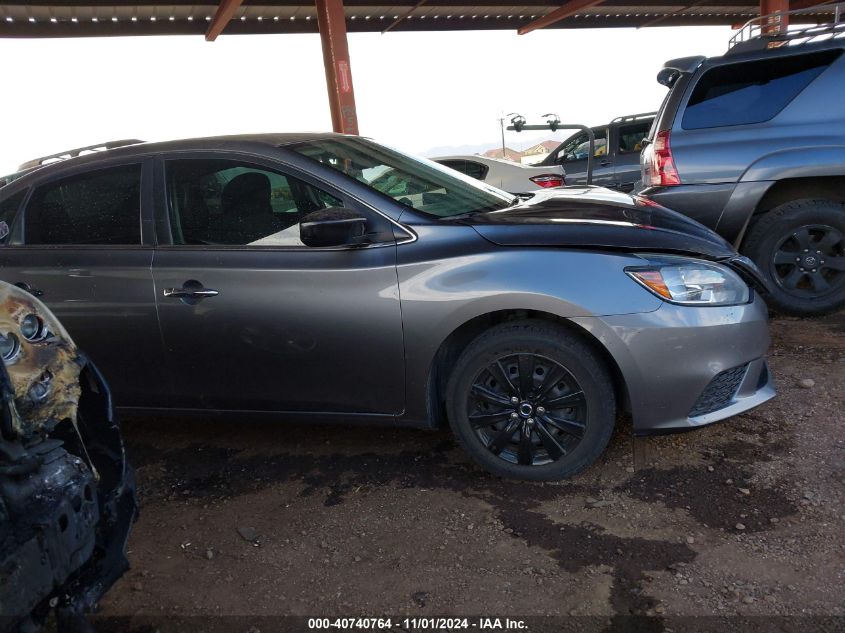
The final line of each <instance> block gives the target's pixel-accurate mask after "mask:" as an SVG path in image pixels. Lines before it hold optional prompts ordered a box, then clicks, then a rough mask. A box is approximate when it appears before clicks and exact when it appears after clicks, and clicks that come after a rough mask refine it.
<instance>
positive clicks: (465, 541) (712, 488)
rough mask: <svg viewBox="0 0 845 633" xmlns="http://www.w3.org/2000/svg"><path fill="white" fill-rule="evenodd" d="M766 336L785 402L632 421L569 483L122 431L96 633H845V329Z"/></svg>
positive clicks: (418, 439)
mask: <svg viewBox="0 0 845 633" xmlns="http://www.w3.org/2000/svg"><path fill="white" fill-rule="evenodd" d="M772 334H773V339H774V345H773V348H772V351H771V364H772V369H773V371H774V375H775V379H776V383H777V387H778V391H779V395H778V397H777V398H775V399H774V400H772V401H770V402H769V403H767V404H766V405H764V406H762V407H760V408H758V409H756V410H754V411H751V412H750V413H748V414H746V415H741V416H738V417H735V418H732V419H731V420H728V421H726V422H723V423H720V424H716V425H713V426H710V427H708V428H705V429H702V430H699V431H697V432H694V433H687V434H682V435H673V436H666V437H661V438H651V439H648V440H638V441H636V443H634V442H633V441H632V439H631V434H630V425H629V423H626V422H625V421H621V422H620V425H619V429H618V431H617V433H616V434H615V436H614V438H613V440H612V443H611V446H610V448H609V450H608V451H607V452H606V454H605V455H604V457H603V458H602V459H601V460H600V462H599V463H597V464H596V465H594V466H593V467H591V468H590V469H588V470H587V472H585V473H583V474H581V475H579V476H578V477H576V478H574V479H572V480H570V481H567V482H564V483H561V484H552V485H550V484H545V485H543V484H527V483H522V482H512V481H503V480H500V479H497V478H494V477H492V476H489V475H487V474H486V473H484V472H483V471H481V470H479V469H478V468H477V467H475V466H474V465H473V464H472V463H471V462H470V461H469V460H468V458H467V457H465V456H464V454H463V453H462V452H461V451H460V449H458V448H457V447H456V445H455V443H454V442H453V441H452V439H451V437H450V435H449V434H448V432H446V431H443V432H437V433H431V432H423V431H415V430H398V429H389V430H388V429H379V428H362V427H328V426H316V427H315V426H310V427H305V426H283V425H281V424H275V425H274V424H267V423H253V422H242V423H238V422H233V421H231V420H227V421H223V420H220V419H203V420H198V419H189V420H184V419H182V420H176V419H173V420H171V419H167V420H165V419H159V420H131V421H128V422H127V424H126V425H125V428H126V439H127V443H128V446H129V452H130V456H131V459H132V461H133V463H134V465H135V466H136V468H137V474H138V480H139V489H140V495H141V500H142V501H141V516H140V519H139V521H138V523H137V524H136V526H135V529H134V532H133V533H132V537H131V541H130V543H129V549H130V560H131V562H132V569H131V570H130V571H129V572H128V573H127V574H126V576H125V577H124V578H123V579H122V580H120V581H119V582H118V584H117V585H116V586H115V588H114V589H113V590H112V591H111V592H110V593H109V594H108V595H107V597H106V598H105V600H104V601H103V603H102V605H101V606H102V616H103V619H102V620H101V623H106V622H108V621H109V619H108V618H110V617H115V616H119V617H120V618H123V620H122V624H121V627H120V628H121V629H122V630H124V631H128V630H133V624H132V623H133V622H135V623H136V624H137V623H138V622H142V621H145V620H144V618H153V619H155V618H157V617H161V616H166V618H174V617H178V616H224V615H225V616H278V615H308V616H315V615H316V616H351V615H359V616H386V615H393V616H399V615H403V616H404V615H408V616H415V617H421V616H431V615H490V616H500V617H504V616H571V615H590V616H601V617H600V618H598V619H597V622H601V623H603V624H602V625H606V624H607V623H608V622H611V623H612V622H613V620H614V618H619V617H622V618H629V617H630V616H631V615H634V616H639V615H642V616H647V617H644V618H642V619H641V621H643V622H646V626H645V627H644V628H642V629H641V630H649V631H652V630H653V631H660V630H673V629H672V627H671V626H670V625H671V623H672V618H673V617H677V616H703V615H708V616H759V615H769V616H784V615H788V616H839V617H840V618H842V616H845V591H843V586H845V530H843V523H845V504H843V490H845V434H843V419H845V416H843V399H845V314H839V315H834V316H830V317H827V318H824V319H818V320H808V319H786V318H780V319H776V320H774V321H773V323H772ZM808 380H809V381H812V385H811V383H810V382H808ZM802 381H803V383H802ZM635 454H636V457H637V458H636V460H634V459H633V456H634V455H635ZM635 464H636V468H635ZM635 619H636V618H635ZM147 621H148V622H149V620H147ZM158 621H159V622H165V621H166V620H158ZM211 621H213V619H209V620H207V622H211ZM784 621H785V620H784ZM833 625H834V626H838V627H839V628H837V630H843V628H842V627H843V626H845V619H835V620H834V621H833ZM771 626H776V624H774V623H772V624H771ZM139 627H140V628H139ZM145 627H146V629H149V628H150V627H148V626H146V625H145ZM145 627H141V626H140V625H137V626H135V629H136V630H141V629H142V628H145ZM105 628H108V627H105ZM205 628H211V627H205ZM682 628H683V627H682ZM687 628H689V627H687ZM764 628H765V629H767V630H771V629H770V628H769V625H768V624H767V625H766V626H765V627H764ZM164 629H166V627H163V626H161V625H157V626H155V627H153V628H152V629H150V630H164ZM242 630H244V632H245V633H246V631H247V630H250V631H253V633H255V631H258V630H259V629H258V628H257V627H254V626H253V627H252V628H250V629H246V628H243V629H242ZM262 630H265V633H266V630H270V629H262ZM675 630H679V629H675ZM746 630H748V629H747V627H746ZM826 630H827V629H826ZM830 630H833V629H830Z"/></svg>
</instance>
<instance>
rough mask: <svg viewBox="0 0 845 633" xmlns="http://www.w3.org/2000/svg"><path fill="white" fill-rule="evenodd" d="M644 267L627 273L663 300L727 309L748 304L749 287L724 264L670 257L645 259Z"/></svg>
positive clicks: (634, 268) (629, 270) (632, 269)
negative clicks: (730, 306) (727, 306)
mask: <svg viewBox="0 0 845 633" xmlns="http://www.w3.org/2000/svg"><path fill="white" fill-rule="evenodd" d="M645 259H646V260H647V262H648V263H647V264H646V265H644V266H629V267H628V268H626V269H625V272H626V273H628V275H629V276H630V277H631V278H632V279H633V280H634V281H636V282H637V283H639V284H641V285H643V286H645V287H646V288H647V289H648V290H650V291H651V292H653V293H654V294H656V295H657V296H658V297H660V298H661V299H665V300H666V301H671V302H672V303H680V304H683V305H707V306H725V305H737V304H740V303H748V300H749V299H750V291H749V289H748V285H747V284H746V283H745V282H744V281H743V280H742V278H740V276H739V275H737V274H736V273H735V272H733V271H732V270H731V269H730V268H727V267H725V266H722V265H721V264H714V263H712V262H705V261H702V260H699V259H690V258H687V257H672V256H669V255H661V256H653V257H645Z"/></svg>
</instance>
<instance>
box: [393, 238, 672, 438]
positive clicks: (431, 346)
mask: <svg viewBox="0 0 845 633" xmlns="http://www.w3.org/2000/svg"><path fill="white" fill-rule="evenodd" d="M441 230H446V229H440V230H435V229H421V232H428V231H431V233H432V234H431V235H421V239H420V240H419V242H416V243H415V244H408V245H403V246H401V247H399V258H398V259H399V264H398V268H397V272H398V276H399V293H400V298H401V304H402V322H403V328H404V332H405V366H406V410H405V415H404V416H403V419H404V421H407V422H409V423H420V422H424V421H426V420H427V419H428V417H429V412H428V402H427V393H428V390H427V386H428V380H429V376H430V374H431V368H432V364H433V362H434V360H435V358H436V356H437V352H438V350H439V349H440V347H441V345H442V344H443V342H444V341H446V339H447V338H449V336H450V335H451V334H452V333H453V332H455V331H456V330H457V329H458V328H460V327H461V326H462V325H464V324H466V323H468V322H470V321H472V320H473V319H475V318H477V317H480V316H484V315H487V314H491V313H495V312H500V311H512V310H530V311H536V312H543V313H547V314H552V315H555V316H557V317H562V318H577V317H583V318H586V317H595V316H605V315H611V314H631V313H645V312H651V311H654V310H657V309H658V308H659V307H660V305H661V301H660V299H658V298H657V297H655V296H654V295H652V294H651V293H649V292H648V291H646V290H644V289H643V288H642V287H640V286H639V285H638V284H636V283H635V282H634V281H633V280H631V279H630V278H629V277H628V276H627V275H626V274H625V272H624V268H625V266H628V265H633V264H635V263H642V260H640V259H638V258H635V257H633V256H631V255H628V254H615V253H606V252H604V253H600V252H593V251H575V250H568V249H553V248H529V247H497V246H492V245H490V244H489V243H487V242H486V241H484V240H482V239H481V238H480V237H478V235H477V234H475V233H474V232H473V235H474V236H475V237H474V238H473V237H472V236H469V235H468V236H467V241H466V242H463V243H462V244H461V246H460V248H459V249H457V250H456V252H455V253H453V254H451V256H449V255H446V256H444V253H443V252H442V250H441V249H440V248H438V242H440V239H439V237H440V236H439V235H435V233H439V232H440V231H441ZM462 230H469V231H471V230H472V229H469V228H468V227H449V229H448V232H449V233H452V232H453V231H462ZM423 237H425V239H422V238H423ZM454 240H455V236H454V235H452V236H449V237H448V238H447V236H443V242H442V243H441V244H440V246H443V247H444V248H446V244H449V248H451V247H453V246H454ZM460 241H462V240H460ZM458 253H460V254H458ZM435 254H437V257H433V255H435Z"/></svg>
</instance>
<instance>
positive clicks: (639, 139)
mask: <svg viewBox="0 0 845 633" xmlns="http://www.w3.org/2000/svg"><path fill="white" fill-rule="evenodd" d="M650 127H651V121H650V120H649V121H643V122H641V123H632V124H631V125H623V126H621V127H620V128H619V148H618V151H619V153H620V154H632V153H637V154H638V153H639V152H640V150H642V148H643V139H644V138H645V137H646V135H647V134H648V129H649V128H650Z"/></svg>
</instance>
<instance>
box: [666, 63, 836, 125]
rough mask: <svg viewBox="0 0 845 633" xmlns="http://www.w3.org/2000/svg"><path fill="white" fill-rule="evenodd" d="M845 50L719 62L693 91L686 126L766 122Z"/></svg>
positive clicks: (686, 113)
mask: <svg viewBox="0 0 845 633" xmlns="http://www.w3.org/2000/svg"><path fill="white" fill-rule="evenodd" d="M841 52H842V51H824V52H821V53H812V54H808V55H795V56H792V57H780V56H778V57H773V58H771V59H765V60H761V61H755V62H743V63H738V64H728V65H726V66H718V67H716V68H712V69H710V70H708V71H706V72H705V73H704V74H703V75H702V77H701V79H700V80H699V81H698V84H697V85H696V86H695V89H694V90H693V92H692V95H691V96H690V99H689V102H688V103H687V107H686V110H685V111H684V117H683V122H682V126H683V128H684V129H685V130H699V129H704V128H713V127H723V126H729V125H747V124H752V123H762V122H764V121H768V120H770V119H772V118H774V117H775V116H776V115H777V114H778V113H779V112H780V111H781V110H783V109H784V108H785V107H786V106H787V104H789V102H790V101H792V100H793V99H794V98H795V97H796V96H798V94H799V93H800V92H801V91H802V90H804V88H806V87H807V86H808V85H809V83H810V82H811V81H813V79H815V78H816V77H818V76H819V75H820V74H821V73H822V72H823V71H824V69H825V68H827V67H828V66H829V65H830V64H831V63H832V62H833V60H835V59H836V58H837V57H839V55H840V54H841Z"/></svg>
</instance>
